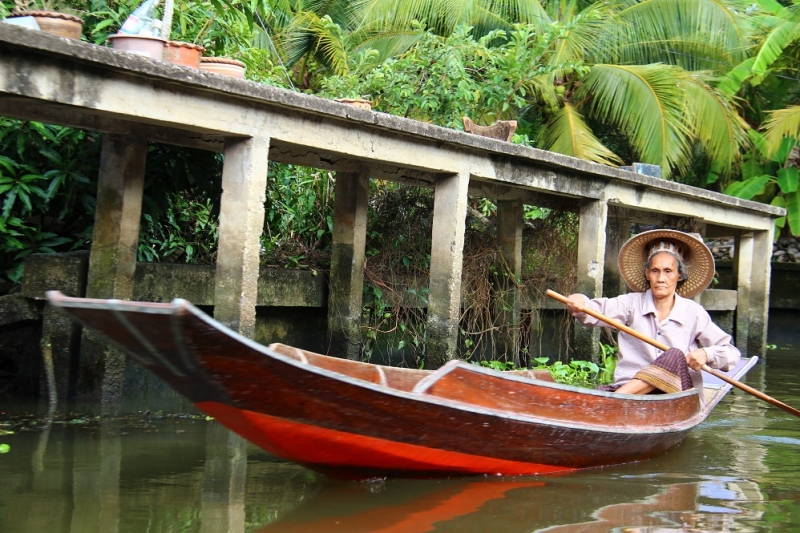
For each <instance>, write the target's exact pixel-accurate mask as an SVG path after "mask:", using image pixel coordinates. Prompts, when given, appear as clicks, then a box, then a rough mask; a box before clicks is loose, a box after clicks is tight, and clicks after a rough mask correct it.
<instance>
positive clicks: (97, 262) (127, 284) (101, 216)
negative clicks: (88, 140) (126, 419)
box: [79, 134, 147, 415]
mask: <svg viewBox="0 0 800 533" xmlns="http://www.w3.org/2000/svg"><path fill="white" fill-rule="evenodd" d="M146 158H147V140H146V139H144V138H142V137H140V136H136V135H111V134H106V135H104V136H103V145H102V153H101V155H100V176H99V180H98V188H97V210H96V212H95V222H94V233H93V235H92V248H91V252H90V254H89V271H88V279H87V283H86V296H87V297H89V298H116V299H120V300H130V299H131V298H132V297H133V281H134V274H135V271H136V252H137V247H138V244H139V223H140V220H141V216H142V191H143V189H144V171H145V161H146ZM81 353H82V360H81V365H80V366H81V368H80V377H79V389H84V390H88V391H94V390H96V389H97V385H98V384H99V385H100V388H101V403H102V412H103V414H108V415H113V414H115V413H116V412H117V410H118V408H119V400H120V398H121V395H122V387H123V377H124V372H125V356H124V354H123V353H122V352H120V351H119V350H117V349H116V348H113V347H111V346H110V345H108V344H107V343H106V342H104V341H102V340H101V339H99V338H98V337H96V336H95V335H94V334H93V333H91V332H84V335H83V339H82V343H81ZM97 369H101V370H100V372H101V375H98V372H97Z"/></svg>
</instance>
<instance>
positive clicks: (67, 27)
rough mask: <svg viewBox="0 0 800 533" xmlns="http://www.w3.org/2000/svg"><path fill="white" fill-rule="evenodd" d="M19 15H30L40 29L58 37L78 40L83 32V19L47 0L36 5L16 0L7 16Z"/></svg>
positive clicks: (25, 0) (18, 16)
mask: <svg viewBox="0 0 800 533" xmlns="http://www.w3.org/2000/svg"><path fill="white" fill-rule="evenodd" d="M21 17H30V18H31V19H33V20H34V21H36V25H37V26H38V28H39V29H40V30H41V31H43V32H46V33H50V34H53V35H58V36H60V37H68V38H70V39H78V40H80V38H81V35H82V34H83V20H82V19H81V18H80V17H78V16H76V15H72V14H70V13H65V12H63V11H61V10H60V9H57V8H55V7H54V6H53V4H51V3H50V2H47V1H42V2H39V3H38V5H37V4H34V3H33V2H31V1H30V0H16V1H15V2H14V11H12V12H11V13H10V14H9V15H8V17H7V18H9V19H15V18H21Z"/></svg>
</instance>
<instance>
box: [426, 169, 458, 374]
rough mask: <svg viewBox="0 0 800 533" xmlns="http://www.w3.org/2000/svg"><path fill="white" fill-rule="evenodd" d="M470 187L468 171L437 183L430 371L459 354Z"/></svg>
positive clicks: (431, 297) (429, 306) (432, 275)
mask: <svg viewBox="0 0 800 533" xmlns="http://www.w3.org/2000/svg"><path fill="white" fill-rule="evenodd" d="M468 186H469V173H468V172H462V173H459V174H454V175H449V176H442V177H439V178H438V179H437V180H436V185H435V197H434V202H433V233H432V239H431V266H430V287H429V288H430V291H429V303H428V322H427V327H428V331H427V337H428V338H427V340H426V343H425V368H429V369H434V368H439V367H440V366H442V365H443V364H445V363H446V362H447V361H448V360H450V359H455V358H456V355H457V351H458V321H459V318H460V315H461V270H462V267H463V255H464V229H465V227H466V217H467V190H468Z"/></svg>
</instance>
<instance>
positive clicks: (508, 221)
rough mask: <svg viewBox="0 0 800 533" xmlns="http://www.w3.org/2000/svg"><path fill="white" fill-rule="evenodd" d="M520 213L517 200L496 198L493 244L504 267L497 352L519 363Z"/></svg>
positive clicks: (520, 206)
mask: <svg viewBox="0 0 800 533" xmlns="http://www.w3.org/2000/svg"><path fill="white" fill-rule="evenodd" d="M523 222H524V213H523V206H522V201H521V200H498V202H497V245H498V247H499V248H500V254H501V256H502V257H503V261H505V264H506V266H507V269H508V270H507V272H508V277H507V278H506V279H505V280H502V282H503V285H504V286H503V287H501V290H502V291H503V292H502V295H501V296H502V297H501V298H499V300H498V302H497V304H498V307H499V309H498V314H499V317H500V328H501V329H500V335H499V339H498V343H497V348H498V354H504V355H505V358H506V360H507V361H513V362H514V364H515V365H518V366H519V363H520V361H519V348H520V346H519V335H520V332H519V322H520V294H519V285H518V283H519V279H520V277H521V276H522V225H523Z"/></svg>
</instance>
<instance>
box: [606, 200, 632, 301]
mask: <svg viewBox="0 0 800 533" xmlns="http://www.w3.org/2000/svg"><path fill="white" fill-rule="evenodd" d="M630 234H631V220H630V218H629V217H628V216H627V215H626V214H625V213H623V212H622V210H621V209H620V208H614V209H613V210H612V211H611V212H609V215H608V224H607V226H606V252H605V264H604V265H603V296H605V297H608V298H614V297H615V296H619V295H620V294H625V293H626V292H628V289H627V286H626V285H625V282H624V281H623V280H622V276H621V275H620V273H619V261H618V258H619V251H620V249H621V248H622V245H623V244H625V242H626V241H627V240H628V239H629V238H630V236H631V235H630Z"/></svg>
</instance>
